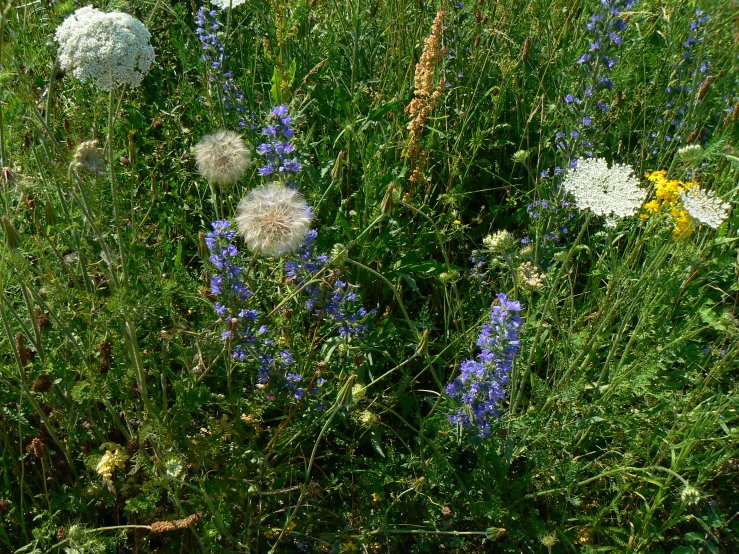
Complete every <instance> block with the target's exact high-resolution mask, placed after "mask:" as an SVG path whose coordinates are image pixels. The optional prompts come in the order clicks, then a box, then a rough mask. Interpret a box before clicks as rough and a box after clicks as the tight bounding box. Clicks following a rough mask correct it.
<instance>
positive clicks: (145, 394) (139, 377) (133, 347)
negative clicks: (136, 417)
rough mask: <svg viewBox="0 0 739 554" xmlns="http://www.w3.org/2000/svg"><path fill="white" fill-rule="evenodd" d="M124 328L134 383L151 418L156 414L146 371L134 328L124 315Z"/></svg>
mask: <svg viewBox="0 0 739 554" xmlns="http://www.w3.org/2000/svg"><path fill="white" fill-rule="evenodd" d="M123 319H124V326H125V331H126V333H125V334H126V339H127V341H126V345H127V346H128V350H129V355H130V356H131V361H132V362H133V366H134V370H135V371H136V381H137V383H138V386H139V391H140V392H141V399H142V400H143V401H144V411H145V413H146V415H148V416H149V417H151V416H153V415H154V414H155V413H156V412H155V411H154V409H153V407H152V404H151V401H150V400H149V389H148V388H147V385H146V370H145V369H144V365H143V363H142V361H141V351H140V350H139V344H138V341H137V340H136V326H135V325H134V323H133V321H131V319H130V318H129V317H128V315H125V316H124V317H123Z"/></svg>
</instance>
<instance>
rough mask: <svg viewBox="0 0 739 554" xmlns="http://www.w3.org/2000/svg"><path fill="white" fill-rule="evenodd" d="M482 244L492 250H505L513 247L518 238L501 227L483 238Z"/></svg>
mask: <svg viewBox="0 0 739 554" xmlns="http://www.w3.org/2000/svg"><path fill="white" fill-rule="evenodd" d="M482 244H483V246H484V247H485V248H487V249H488V250H489V251H490V252H503V251H505V250H508V249H509V248H512V247H513V246H514V245H515V244H516V239H514V238H513V235H511V234H510V233H509V232H508V231H506V230H505V229H501V230H500V231H496V232H495V234H493V235H488V236H486V237H485V238H484V239H482Z"/></svg>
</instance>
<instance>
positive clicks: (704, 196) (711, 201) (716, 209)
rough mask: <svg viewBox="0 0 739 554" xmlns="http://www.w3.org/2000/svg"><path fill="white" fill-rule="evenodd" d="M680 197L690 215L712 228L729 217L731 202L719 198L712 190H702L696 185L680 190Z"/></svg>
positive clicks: (715, 227)
mask: <svg viewBox="0 0 739 554" xmlns="http://www.w3.org/2000/svg"><path fill="white" fill-rule="evenodd" d="M680 198H681V199H682V201H683V207H684V208H685V209H686V210H688V213H689V214H690V215H691V217H693V218H695V219H697V220H698V221H700V222H701V223H705V224H706V225H708V226H709V227H711V228H712V229H717V228H718V226H719V225H721V224H722V223H723V222H724V220H726V218H727V217H729V208H731V204H729V203H727V202H724V201H723V200H721V198H719V197H718V196H716V193H715V192H714V191H712V190H703V189H701V188H700V187H699V186H697V185H696V186H694V187H693V188H691V189H690V190H687V191H684V190H681V191H680Z"/></svg>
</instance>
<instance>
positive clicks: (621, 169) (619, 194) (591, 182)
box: [562, 158, 646, 218]
mask: <svg viewBox="0 0 739 554" xmlns="http://www.w3.org/2000/svg"><path fill="white" fill-rule="evenodd" d="M562 186H563V187H564V188H565V190H567V192H569V193H570V194H572V195H573V196H574V197H575V202H576V204H577V207H578V208H579V209H580V210H581V211H582V210H586V209H589V210H591V211H592V212H593V213H594V214H596V215H602V216H615V217H619V218H622V217H629V216H632V215H634V214H635V213H636V212H637V211H638V210H639V208H640V207H641V205H642V204H643V203H644V199H645V197H646V192H645V191H644V190H643V189H642V188H640V187H639V180H638V179H637V178H636V177H635V176H634V170H633V169H632V167H631V166H630V165H621V164H613V165H612V167H610V168H609V167H608V163H607V162H606V160H604V159H602V158H580V159H579V160H577V164H576V168H575V169H573V170H571V171H570V172H569V173H568V175H567V177H565V180H564V182H563V183H562Z"/></svg>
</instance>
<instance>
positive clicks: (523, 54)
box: [521, 37, 531, 63]
mask: <svg viewBox="0 0 739 554" xmlns="http://www.w3.org/2000/svg"><path fill="white" fill-rule="evenodd" d="M530 50H531V37H526V42H524V43H523V51H522V52H521V61H522V62H524V63H526V60H528V59H529V51H530Z"/></svg>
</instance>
